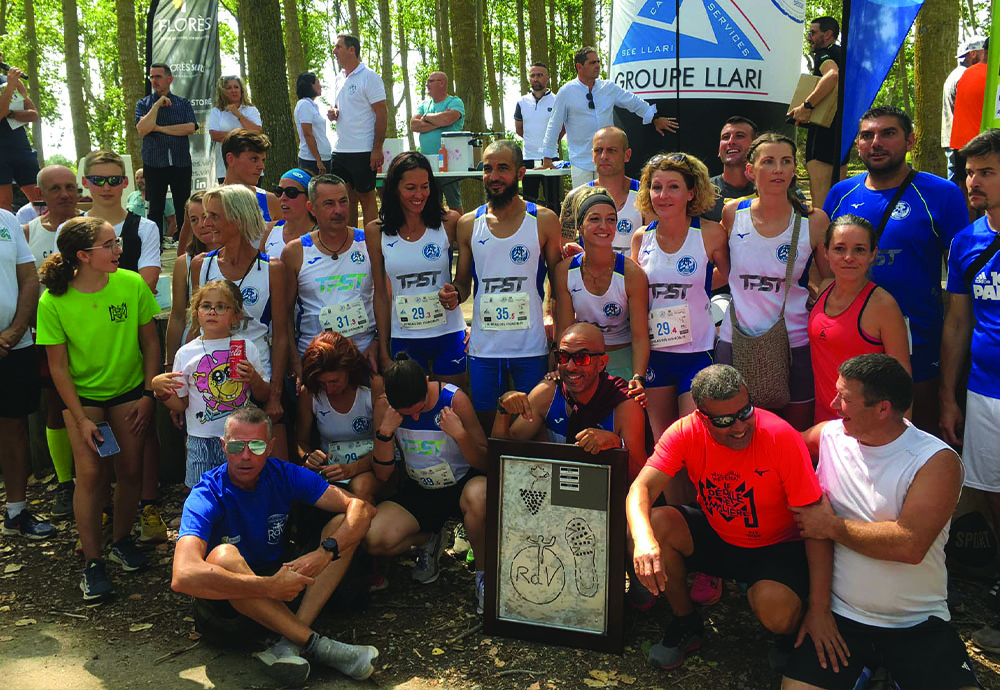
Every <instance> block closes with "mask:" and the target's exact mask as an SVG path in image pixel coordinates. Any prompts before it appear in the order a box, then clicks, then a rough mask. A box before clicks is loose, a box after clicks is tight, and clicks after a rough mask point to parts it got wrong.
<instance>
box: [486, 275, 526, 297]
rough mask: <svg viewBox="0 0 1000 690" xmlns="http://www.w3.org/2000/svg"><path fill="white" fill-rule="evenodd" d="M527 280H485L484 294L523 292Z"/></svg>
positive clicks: (516, 278)
mask: <svg viewBox="0 0 1000 690" xmlns="http://www.w3.org/2000/svg"><path fill="white" fill-rule="evenodd" d="M526 280H528V279H527V278H525V277H523V276H521V277H514V278H483V292H485V293H486V294H492V293H496V292H521V288H522V287H524V283H525V281H526Z"/></svg>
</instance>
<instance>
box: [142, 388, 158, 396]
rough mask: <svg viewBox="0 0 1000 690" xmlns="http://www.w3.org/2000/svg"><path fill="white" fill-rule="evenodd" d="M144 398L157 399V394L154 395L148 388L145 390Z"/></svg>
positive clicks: (143, 392)
mask: <svg viewBox="0 0 1000 690" xmlns="http://www.w3.org/2000/svg"><path fill="white" fill-rule="evenodd" d="M142 397H144V398H155V397H156V393H154V392H153V391H151V390H149V389H148V388H144V389H143V391H142Z"/></svg>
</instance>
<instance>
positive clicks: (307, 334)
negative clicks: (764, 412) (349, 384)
mask: <svg viewBox="0 0 1000 690" xmlns="http://www.w3.org/2000/svg"><path fill="white" fill-rule="evenodd" d="M351 231H353V232H354V241H353V242H352V243H351V244H350V245H349V246H348V247H345V248H344V251H343V252H339V253H338V258H337V260H336V261H334V260H333V257H332V256H330V255H329V254H323V253H322V252H321V251H320V250H319V249H318V248H317V247H316V245H314V244H313V239H312V235H311V234H310V235H303V236H302V237H301V238H299V239H301V240H302V268H300V269H299V296H298V298H297V300H296V304H297V307H298V314H297V315H296V319H295V332H296V333H297V334H298V340H297V342H298V348H299V354H300V355H301V354H303V353H305V351H306V348H307V347H308V346H309V343H310V342H311V341H312V339H313V338H315V337H316V336H317V335H319V334H320V333H321V332H322V331H323V330H324V328H323V326H321V325H320V311H321V310H322V309H323V308H324V307H327V306H335V305H351V306H353V307H354V308H355V309H356V310H358V311H359V312H362V311H363V313H364V316H365V318H367V324H365V325H363V326H362V327H363V330H361V331H360V332H358V333H351V328H350V327H337V326H334V327H333V330H336V331H338V332H341V333H345V334H347V335H348V337H350V339H351V340H353V341H354V344H355V345H357V346H358V349H359V350H361V351H362V352H364V351H365V349H367V348H368V346H369V345H371V344H372V341H373V340H375V312H374V310H373V309H372V300H373V297H374V294H375V283H374V282H373V280H372V262H371V259H370V258H369V257H368V247H367V246H366V245H365V231H364V230H361V229H360V228H350V229H349V232H351ZM358 315H359V317H360V314H358ZM348 317H350V313H347V312H345V313H344V314H343V318H348ZM342 323H344V322H342Z"/></svg>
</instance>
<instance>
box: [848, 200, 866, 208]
mask: <svg viewBox="0 0 1000 690" xmlns="http://www.w3.org/2000/svg"><path fill="white" fill-rule="evenodd" d="M864 205H865V202H863V201H862V202H859V203H857V204H851V205H850V206H851V208H861V207H862V206H864Z"/></svg>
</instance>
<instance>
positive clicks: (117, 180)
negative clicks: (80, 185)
mask: <svg viewBox="0 0 1000 690" xmlns="http://www.w3.org/2000/svg"><path fill="white" fill-rule="evenodd" d="M84 177H85V178H86V179H87V181H88V182H90V184H92V185H94V186H95V187H103V186H104V185H108V186H109V187H117V186H118V185H120V184H122V183H124V182H125V179H126V178H125V176H124V175H84Z"/></svg>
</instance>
